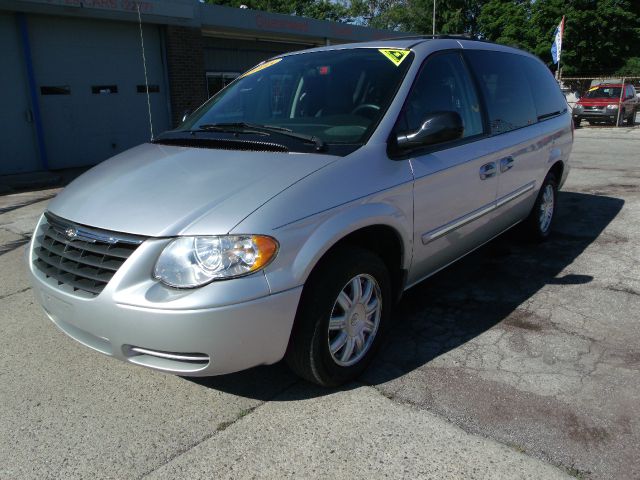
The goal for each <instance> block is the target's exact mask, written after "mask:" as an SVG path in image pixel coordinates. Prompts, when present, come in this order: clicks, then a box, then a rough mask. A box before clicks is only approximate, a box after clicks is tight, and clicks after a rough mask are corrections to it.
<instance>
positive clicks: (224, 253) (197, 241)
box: [153, 235, 278, 288]
mask: <svg viewBox="0 0 640 480" xmlns="http://www.w3.org/2000/svg"><path fill="white" fill-rule="evenodd" d="M277 251H278V242H277V241H276V240H275V239H274V238H271V237H267V236H264V235H219V236H211V237H179V238H176V239H175V240H173V241H172V242H171V243H170V244H169V245H167V246H166V247H165V248H164V250H163V251H162V253H161V254H160V257H159V258H158V261H157V262H156V266H155V269H154V272H153V275H154V277H155V278H157V279H158V280H160V281H161V282H162V283H164V284H166V285H169V286H171V287H177V288H193V287H199V286H201V285H205V284H207V283H210V282H212V281H213V280H223V279H228V278H234V277H241V276H243V275H248V274H250V273H253V272H255V271H257V270H260V269H261V268H264V267H265V266H266V265H267V264H268V263H269V262H270V261H271V260H273V258H274V257H275V256H276V253H277Z"/></svg>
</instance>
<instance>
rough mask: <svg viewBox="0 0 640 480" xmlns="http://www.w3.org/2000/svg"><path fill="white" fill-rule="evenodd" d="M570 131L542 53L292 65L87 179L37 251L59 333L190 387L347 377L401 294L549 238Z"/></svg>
mask: <svg viewBox="0 0 640 480" xmlns="http://www.w3.org/2000/svg"><path fill="white" fill-rule="evenodd" d="M572 142H573V128H572V122H571V114H570V113H569V112H568V111H567V104H566V102H565V100H564V98H563V96H562V94H561V92H560V89H559V88H558V85H557V83H556V82H555V80H554V78H553V76H552V75H551V73H550V72H549V70H548V69H547V68H546V66H545V65H544V64H543V63H542V62H540V61H539V60H538V59H537V58H535V57H533V56H531V55H529V54H527V53H525V52H522V51H520V50H516V49H513V48H509V47H504V46H500V45H495V44H492V43H487V42H481V41H474V40H469V39H464V38H455V37H444V38H424V37H413V38H405V39H399V40H393V41H381V42H371V43H361V44H352V45H337V46H329V47H324V48H318V49H313V50H306V51H300V52H294V53H288V54H284V55H281V56H278V57H275V58H273V59H271V60H268V61H265V62H263V63H261V64H260V65H258V66H256V67H254V68H253V69H251V70H249V71H248V72H246V73H245V74H243V75H242V76H240V77H239V78H238V79H237V80H235V81H234V82H233V83H231V84H230V85H229V86H227V87H226V88H225V89H224V90H222V91H221V92H220V93H218V94H217V95H215V96H214V97H212V98H211V99H210V100H209V101H207V102H206V103H205V104H204V105H202V106H201V107H200V108H199V109H198V110H197V111H195V112H194V113H193V114H191V115H190V116H189V117H188V118H187V119H186V120H185V121H184V122H183V123H182V124H181V125H180V126H179V127H178V128H177V129H175V130H172V131H169V132H166V133H164V134H162V135H160V136H158V137H157V138H155V139H154V140H153V141H151V142H150V143H146V144H143V145H140V146H138V147H135V148H132V149H131V150H128V151H126V152H124V153H122V154H119V155H117V156H115V157H113V158H111V159H110V160H107V161H105V162H103V163H101V164H100V165H98V166H96V167H95V168H93V169H92V170H90V171H88V172H87V173H85V174H84V175H82V176H81V177H79V178H78V179H77V180H75V181H74V182H73V183H71V184H70V185H69V186H68V187H67V188H66V189H65V190H64V191H63V192H62V193H60V194H59V195H58V196H57V197H56V198H55V199H54V200H53V201H52V202H51V203H50V204H49V206H48V208H47V211H46V212H45V213H44V214H43V216H42V217H41V219H40V221H39V223H38V225H37V227H36V230H35V233H34V235H33V239H32V242H31V244H30V248H29V250H28V255H27V257H28V266H29V271H30V274H31V279H32V282H33V286H34V291H35V293H36V295H37V298H38V300H39V301H40V302H41V304H42V306H43V307H44V310H45V311H46V313H47V315H48V316H49V318H50V319H51V320H52V321H53V323H55V325H56V326H57V327H58V328H60V329H61V330H62V331H63V332H65V333H66V334H67V335H69V336H70V337H72V338H74V339H75V340H77V341H79V342H81V343H82V344H84V345H86V346H88V347H90V348H92V349H94V350H98V351H99V352H102V353H104V354H106V355H110V356H113V357H116V358H118V359H120V360H123V361H126V362H130V363H134V364H137V365H143V366H146V367H150V368H154V369H157V370H162V371H165V372H170V373H174V374H179V375H185V376H207V375H218V374H224V373H230V372H235V371H238V370H242V369H246V368H250V367H253V366H256V365H262V364H272V363H275V362H278V361H279V360H281V359H283V358H285V359H286V361H287V363H288V364H289V365H290V366H291V368H292V369H293V370H294V371H295V372H297V373H298V374H299V375H301V376H302V377H304V378H306V379H307V380H310V381H312V382H316V383H318V384H321V385H328V386H331V385H338V384H341V383H343V382H346V381H349V380H351V379H353V378H355V377H356V376H357V375H358V374H360V373H361V372H362V370H363V369H364V368H365V367H366V366H367V364H369V363H370V361H371V359H372V357H373V355H374V354H375V353H376V350H377V349H378V348H379V346H380V344H381V342H382V341H383V339H384V336H385V333H386V332H387V331H388V329H389V328H390V327H392V324H393V320H394V318H393V314H392V308H393V306H394V304H395V303H396V302H397V301H398V299H399V298H400V296H401V295H402V292H403V291H404V290H406V289H408V288H410V287H411V286H412V285H415V284H416V283H417V282H420V281H421V280H423V279H424V278H426V277H428V276H430V275H433V274H434V273H435V272H437V271H438V270H440V269H442V268H445V267H446V266H447V265H449V264H451V263H452V262H454V261H456V260H457V259H459V258H461V257H462V256H464V255H466V254H467V253H469V252H470V251H472V250H474V249H476V248H478V247H479V246H481V245H482V244H484V243H486V242H488V241H489V240H491V239H492V238H494V237H496V236H497V235H499V234H500V233H502V232H504V231H505V230H507V229H509V228H511V227H513V226H514V225H516V224H520V225H519V228H521V229H522V232H523V234H524V235H525V236H526V237H527V238H529V239H531V240H534V241H541V240H544V239H546V238H547V237H548V235H549V232H550V230H551V227H552V222H553V218H554V212H555V211H556V203H557V191H558V188H560V186H562V184H563V183H564V181H565V179H566V177H567V174H568V171H569V164H568V160H569V153H570V151H571V147H572Z"/></svg>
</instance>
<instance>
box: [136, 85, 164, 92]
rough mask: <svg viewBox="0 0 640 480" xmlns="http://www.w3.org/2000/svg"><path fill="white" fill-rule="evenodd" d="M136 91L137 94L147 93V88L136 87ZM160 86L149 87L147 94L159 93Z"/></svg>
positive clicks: (143, 86) (142, 86)
mask: <svg viewBox="0 0 640 480" xmlns="http://www.w3.org/2000/svg"><path fill="white" fill-rule="evenodd" d="M136 91H137V92H138V93H147V88H146V86H145V85H137V86H136ZM159 92H160V85H149V93H159Z"/></svg>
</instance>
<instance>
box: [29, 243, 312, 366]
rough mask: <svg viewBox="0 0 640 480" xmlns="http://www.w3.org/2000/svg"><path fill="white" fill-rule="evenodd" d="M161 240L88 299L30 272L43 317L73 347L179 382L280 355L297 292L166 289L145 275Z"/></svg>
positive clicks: (248, 283)
mask: <svg viewBox="0 0 640 480" xmlns="http://www.w3.org/2000/svg"><path fill="white" fill-rule="evenodd" d="M166 242H167V240H166V239H157V240H155V239H153V240H149V241H147V242H145V243H144V244H143V245H141V246H140V247H139V248H138V250H136V251H135V252H134V254H133V255H131V257H129V259H128V260H127V261H126V262H125V263H124V264H123V266H122V267H121V268H120V270H118V272H117V273H116V274H115V276H114V277H113V278H112V279H111V281H110V282H109V284H108V285H107V286H106V287H105V289H104V290H103V291H102V292H101V293H100V294H99V295H98V296H96V297H94V298H83V297H80V296H78V295H75V294H73V293H72V292H69V291H65V290H64V289H63V288H60V287H59V286H58V285H57V282H55V281H52V279H50V278H46V277H45V276H44V275H43V274H42V272H40V271H39V270H38V269H37V268H35V267H34V265H33V261H32V248H31V246H30V247H29V250H28V252H27V261H28V267H29V273H30V279H31V283H32V285H33V289H34V292H35V295H36V298H37V299H38V301H39V302H40V303H41V305H42V306H43V308H44V310H45V312H46V313H47V315H48V317H49V318H50V319H51V320H52V321H53V323H55V325H56V326H57V327H58V328H59V329H60V330H62V331H63V332H64V333H66V334H67V335H69V336H70V337H72V338H73V339H75V340H77V341H78V342H80V343H82V344H84V345H86V346H88V347H89V348H92V349H94V350H97V351H99V352H102V353H104V354H106V355H109V356H113V357H115V358H118V359H120V360H123V361H126V362H129V363H134V364H137V365H143V366H145V367H149V368H153V369H156V370H162V371H165V372H170V373H174V374H180V375H188V376H209V375H220V374H225V373H232V372H236V371H239V370H244V369H247V368H250V367H254V366H257V365H262V364H272V363H275V362H277V361H279V360H280V359H282V357H283V356H284V353H285V351H286V348H287V344H288V341H289V336H290V333H291V328H292V326H293V320H294V317H295V313H296V309H297V307H298V301H299V299H300V294H301V291H302V287H301V286H300V287H296V288H292V289H290V290H287V291H284V292H280V293H277V294H269V290H268V285H267V282H266V279H265V277H264V275H263V274H262V273H258V274H255V275H251V276H248V277H243V278H238V279H235V280H228V281H224V282H214V283H212V284H209V285H207V286H205V287H202V288H199V289H193V290H175V289H169V288H167V287H165V286H163V285H161V284H159V283H158V282H157V281H155V280H153V279H152V278H150V277H151V276H150V274H149V272H150V271H151V270H150V268H151V267H152V264H153V262H154V261H155V260H154V259H155V258H157V254H158V253H159V251H160V250H161V249H162V248H163V247H164V245H165V244H166Z"/></svg>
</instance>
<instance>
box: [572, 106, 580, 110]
mask: <svg viewBox="0 0 640 480" xmlns="http://www.w3.org/2000/svg"><path fill="white" fill-rule="evenodd" d="M573 109H574V110H582V105H576V106H575V107H573Z"/></svg>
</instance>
